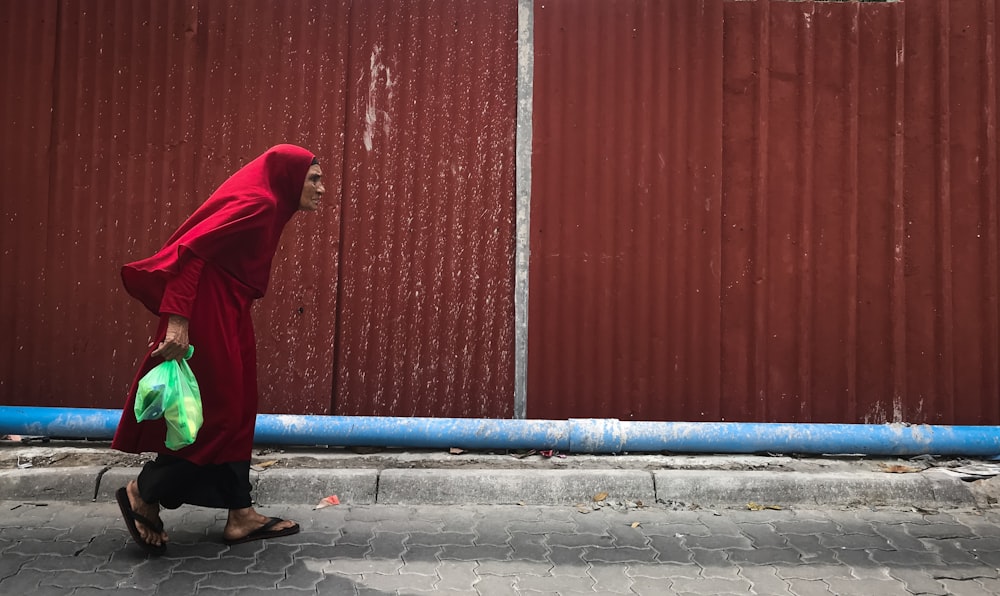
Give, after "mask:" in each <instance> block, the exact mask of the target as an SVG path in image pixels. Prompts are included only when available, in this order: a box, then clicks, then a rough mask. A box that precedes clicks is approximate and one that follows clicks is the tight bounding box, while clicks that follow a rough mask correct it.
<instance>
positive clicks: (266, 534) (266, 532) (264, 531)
mask: <svg viewBox="0 0 1000 596" xmlns="http://www.w3.org/2000/svg"><path fill="white" fill-rule="evenodd" d="M282 521H284V520H282V519H281V518H280V517H272V518H271V519H269V520H268V521H267V523H265V524H264V525H263V526H261V527H259V528H257V529H256V530H254V531H253V532H250V533H249V534H247V535H246V536H244V537H243V538H233V539H229V538H223V542H225V543H226V544H228V545H230V546H232V545H234V544H243V543H244V542H252V541H254V540H265V539H267V538H278V537H279V536H291V535H292V534H298V533H299V524H295V525H294V526H290V527H287V528H285V529H283V530H272V529H271V528H273V527H274V526H276V525H278V524H280V523H281V522H282Z"/></svg>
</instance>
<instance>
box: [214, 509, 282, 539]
mask: <svg viewBox="0 0 1000 596" xmlns="http://www.w3.org/2000/svg"><path fill="white" fill-rule="evenodd" d="M270 521H271V518H270V517H267V516H264V515H261V514H260V513H257V510H255V509H254V508H253V507H247V508H246V509H230V510H229V520H228V521H227V522H226V528H225V529H224V530H223V531H222V537H223V538H224V539H225V540H227V541H233V540H239V539H241V538H245V537H247V536H249V535H250V534H251V533H252V532H254V531H256V530H259V529H261V528H263V527H264V524H266V523H268V522H270ZM297 526H298V524H296V523H295V522H293V521H292V520H290V519H283V520H281V521H279V522H277V523H276V524H274V525H273V526H271V527H270V528H268V531H269V532H281V531H282V530H288V529H290V528H294V527H297Z"/></svg>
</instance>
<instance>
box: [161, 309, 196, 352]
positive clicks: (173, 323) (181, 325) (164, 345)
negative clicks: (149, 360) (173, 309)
mask: <svg viewBox="0 0 1000 596" xmlns="http://www.w3.org/2000/svg"><path fill="white" fill-rule="evenodd" d="M189 343H190V341H189V340H188V320H187V319H185V318H184V317H182V316H180V315H170V319H168V320H167V335H166V337H164V338H163V341H162V342H160V345H159V347H157V348H156V349H155V350H153V353H152V355H153V356H159V357H161V358H163V359H164V360H180V359H181V358H183V357H184V355H185V354H187V350H188V344H189Z"/></svg>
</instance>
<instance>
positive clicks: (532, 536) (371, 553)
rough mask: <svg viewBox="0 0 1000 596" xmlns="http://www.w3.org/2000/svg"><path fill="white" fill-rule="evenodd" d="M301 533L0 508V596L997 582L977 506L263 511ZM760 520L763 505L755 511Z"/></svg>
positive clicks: (207, 514) (813, 588)
mask: <svg viewBox="0 0 1000 596" xmlns="http://www.w3.org/2000/svg"><path fill="white" fill-rule="evenodd" d="M262 511H264V512H265V513H268V514H274V515H282V516H290V517H292V518H293V519H295V520H297V521H298V522H299V523H300V524H301V525H302V527H303V532H302V533H300V534H298V535H296V536H289V537H285V538H281V539H277V540H273V541H267V542H257V543H249V544H243V545H238V546H234V547H227V546H225V545H224V544H222V542H221V531H222V526H223V525H224V523H225V516H224V514H223V515H220V513H219V512H215V511H211V510H206V509H200V508H182V509H181V510H179V511H166V512H164V513H163V518H164V521H165V524H166V527H167V531H168V532H169V533H170V535H171V543H170V545H169V547H168V553H167V555H166V556H164V557H160V558H148V557H146V555H145V554H144V553H143V552H142V551H141V550H139V548H138V547H136V546H135V545H134V544H133V543H132V542H131V538H130V537H129V535H128V533H127V531H126V530H125V528H124V525H123V523H122V522H121V520H120V519H119V513H118V509H117V507H116V506H115V505H114V504H113V503H93V504H87V505H80V504H66V503H57V502H52V503H19V502H10V501H0V594H38V595H41V596H55V595H59V596H62V595H64V594H71V595H72V596H89V595H91V594H99V593H106V591H107V590H113V591H115V593H122V594H146V595H159V594H162V595H168V594H181V593H183V594H193V595H200V596H223V595H225V594H233V595H236V594H240V595H251V596H254V595H258V594H277V593H279V592H280V593H281V594H292V595H294V596H299V595H307V594H338V595H339V594H348V595H350V594H355V595H358V596H361V595H366V594H371V595H377V594H381V595H384V594H403V595H409V596H416V595H418V594H488V595H490V596H494V595H501V594H542V593H545V594H573V593H580V594H586V593H602V594H658V595H659V594H668V595H670V594H677V595H679V594H713V595H717V594H730V593H732V594H758V595H768V596H772V595H783V596H811V595H814V594H822V595H828V594H838V595H844V596H847V595H851V594H859V595H864V594H879V595H880V596H893V595H896V594H898V595H901V596H905V595H907V594H927V595H938V594H940V595H944V594H949V595H955V596H972V595H977V594H997V593H998V591H1000V571H998V564H1000V530H998V529H997V525H998V524H1000V514H998V512H996V511H993V510H990V511H977V510H968V511H948V512H943V513H927V512H912V511H886V510H879V511H865V510H850V511H847V510H844V511H841V510H831V511H818V510H811V511H805V510H799V511H797V510H784V511H764V512H750V511H727V510H719V511H707V510H698V511H675V510H672V509H670V508H667V507H658V506H651V507H646V508H643V509H639V510H635V509H632V510H624V511H623V510H616V509H614V508H613V507H606V508H603V509H599V510H596V511H588V512H586V513H583V512H581V511H579V510H578V509H576V508H575V507H513V506H510V507H508V506H459V507H434V506H388V505H370V506H358V507H353V506H350V505H341V506H338V507H330V508H326V509H322V510H313V509H312V508H311V507H274V508H270V509H269V510H262ZM757 513H759V514H760V515H757Z"/></svg>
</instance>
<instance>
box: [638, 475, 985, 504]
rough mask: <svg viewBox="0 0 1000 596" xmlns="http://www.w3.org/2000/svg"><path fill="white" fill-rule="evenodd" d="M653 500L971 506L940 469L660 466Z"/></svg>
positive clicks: (968, 495) (960, 486)
mask: <svg viewBox="0 0 1000 596" xmlns="http://www.w3.org/2000/svg"><path fill="white" fill-rule="evenodd" d="M653 477H654V479H655V482H656V499H657V501H658V502H661V503H683V504H691V505H700V506H702V507H746V506H747V504H749V503H756V504H758V505H762V506H771V505H777V506H782V507H789V506H813V507H815V506H841V507H852V506H869V507H924V508H943V507H945V508H946V507H970V506H975V505H976V499H975V496H974V495H973V493H972V491H971V490H969V488H968V486H966V485H965V483H964V482H962V481H961V480H959V479H957V478H953V477H949V476H947V475H944V474H939V473H931V472H927V473H919V474H886V473H879V472H861V471H857V472H818V473H817V472H811V473H804V472H758V471H733V470H714V471H690V470H659V471H655V472H653Z"/></svg>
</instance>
